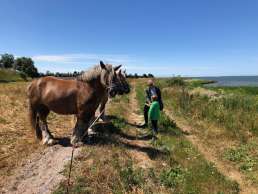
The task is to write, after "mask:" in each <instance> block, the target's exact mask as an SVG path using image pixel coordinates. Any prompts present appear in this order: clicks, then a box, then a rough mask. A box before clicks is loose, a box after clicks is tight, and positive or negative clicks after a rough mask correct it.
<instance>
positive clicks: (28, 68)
mask: <svg viewBox="0 0 258 194" xmlns="http://www.w3.org/2000/svg"><path fill="white" fill-rule="evenodd" d="M14 68H15V69H16V70H18V71H20V72H23V73H26V74H27V75H28V76H29V77H38V75H39V73H38V70H37V68H36V67H35V66H34V62H33V61H32V59H31V58H27V57H20V58H17V59H15V61H14Z"/></svg>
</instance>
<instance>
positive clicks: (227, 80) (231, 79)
mask: <svg viewBox="0 0 258 194" xmlns="http://www.w3.org/2000/svg"><path fill="white" fill-rule="evenodd" d="M199 78H200V79H207V80H214V81H217V83H213V84H207V85H209V86H258V76H221V77H199Z"/></svg>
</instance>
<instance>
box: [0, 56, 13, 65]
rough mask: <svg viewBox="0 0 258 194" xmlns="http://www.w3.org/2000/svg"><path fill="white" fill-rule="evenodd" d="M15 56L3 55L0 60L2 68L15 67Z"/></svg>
mask: <svg viewBox="0 0 258 194" xmlns="http://www.w3.org/2000/svg"><path fill="white" fill-rule="evenodd" d="M13 63H14V56H13V55H11V54H8V53H5V54H2V55H1V59H0V67H3V68H11V67H13Z"/></svg>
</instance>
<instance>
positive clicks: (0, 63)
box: [0, 53, 154, 78]
mask: <svg viewBox="0 0 258 194" xmlns="http://www.w3.org/2000/svg"><path fill="white" fill-rule="evenodd" d="M0 68H7V69H14V70H16V71H18V72H19V73H20V74H21V75H22V76H23V77H24V78H26V77H27V76H28V77H32V78H34V77H44V76H55V77H76V76H78V75H80V74H81V73H82V71H81V72H79V71H74V72H67V73H62V72H55V73H54V72H50V71H46V73H39V72H38V69H37V68H36V67H35V65H34V61H33V60H32V59H31V58H30V57H17V58H15V57H14V56H13V55H12V54H8V53H5V54H1V58H0ZM126 77H127V78H152V77H154V76H153V75H152V74H151V73H149V74H145V73H144V74H142V75H138V74H137V73H135V74H131V73H130V74H126Z"/></svg>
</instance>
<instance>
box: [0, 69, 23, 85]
mask: <svg viewBox="0 0 258 194" xmlns="http://www.w3.org/2000/svg"><path fill="white" fill-rule="evenodd" d="M24 80H26V78H24V77H23V75H21V74H20V73H18V72H16V71H15V70H12V69H2V68H0V82H14V81H24Z"/></svg>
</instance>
